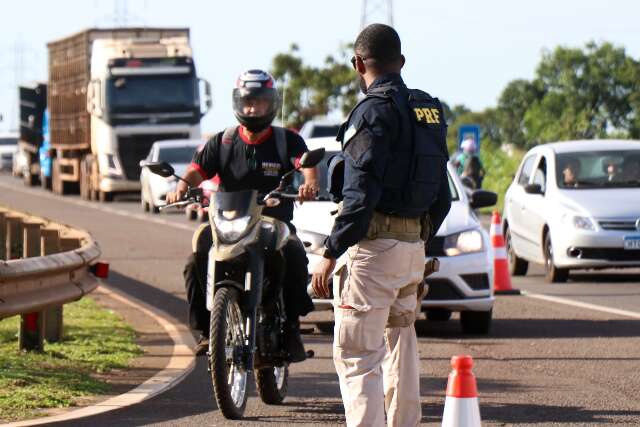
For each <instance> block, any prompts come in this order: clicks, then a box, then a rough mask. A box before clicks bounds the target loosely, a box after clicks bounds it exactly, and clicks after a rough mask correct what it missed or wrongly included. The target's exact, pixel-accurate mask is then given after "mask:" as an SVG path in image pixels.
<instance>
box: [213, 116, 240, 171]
mask: <svg viewBox="0 0 640 427" xmlns="http://www.w3.org/2000/svg"><path fill="white" fill-rule="evenodd" d="M237 129H238V127H237V126H231V127H228V128H226V129H225V130H224V132H223V133H222V139H221V141H220V147H219V148H220V151H219V153H220V170H219V171H218V173H221V172H223V171H224V170H226V169H227V167H228V166H229V161H231V151H232V148H233V136H234V135H235V133H236V130H237Z"/></svg>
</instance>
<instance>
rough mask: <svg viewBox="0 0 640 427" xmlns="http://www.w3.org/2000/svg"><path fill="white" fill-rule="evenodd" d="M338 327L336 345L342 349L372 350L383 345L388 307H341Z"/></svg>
mask: <svg viewBox="0 0 640 427" xmlns="http://www.w3.org/2000/svg"><path fill="white" fill-rule="evenodd" d="M337 314H338V315H339V316H340V320H339V328H338V346H339V347H341V348H342V349H344V350H353V351H372V350H377V349H378V348H380V347H381V346H383V345H384V329H385V325H386V324H387V318H388V317H389V310H388V309H380V308H372V309H370V310H367V311H358V310H356V309H350V308H341V309H339V313H337Z"/></svg>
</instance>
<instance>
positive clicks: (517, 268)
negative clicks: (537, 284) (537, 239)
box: [505, 228, 529, 276]
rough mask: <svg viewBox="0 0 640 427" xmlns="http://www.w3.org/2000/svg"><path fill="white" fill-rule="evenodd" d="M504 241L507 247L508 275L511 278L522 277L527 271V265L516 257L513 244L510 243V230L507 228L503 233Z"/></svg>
mask: <svg viewBox="0 0 640 427" xmlns="http://www.w3.org/2000/svg"><path fill="white" fill-rule="evenodd" d="M505 240H506V242H505V243H506V245H507V259H508V260H509V274H511V275H512V276H524V275H526V274H527V270H528V269H529V263H528V262H527V261H526V260H525V259H522V258H520V257H519V256H518V255H516V251H515V250H514V249H513V243H512V242H511V230H509V228H507V229H506V231H505Z"/></svg>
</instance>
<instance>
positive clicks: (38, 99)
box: [17, 82, 47, 187]
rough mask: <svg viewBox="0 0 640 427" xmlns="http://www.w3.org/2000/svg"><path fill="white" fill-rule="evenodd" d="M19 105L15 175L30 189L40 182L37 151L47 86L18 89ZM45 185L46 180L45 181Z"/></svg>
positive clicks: (33, 83) (43, 121) (45, 106)
mask: <svg viewBox="0 0 640 427" xmlns="http://www.w3.org/2000/svg"><path fill="white" fill-rule="evenodd" d="M18 96H19V103H20V140H19V143H18V145H19V149H18V150H19V156H20V159H19V163H20V167H21V169H20V170H19V171H18V172H17V175H19V176H21V177H22V180H23V182H24V185H26V186H28V187H31V186H33V185H36V184H38V181H40V180H41V172H42V171H41V169H40V158H39V154H38V153H39V150H40V149H41V148H42V143H43V140H44V131H45V128H44V126H45V111H46V109H47V84H46V83H42V82H31V83H25V84H22V85H20V86H19V87H18ZM45 184H46V180H45Z"/></svg>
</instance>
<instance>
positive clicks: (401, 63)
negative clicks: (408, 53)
mask: <svg viewBox="0 0 640 427" xmlns="http://www.w3.org/2000/svg"><path fill="white" fill-rule="evenodd" d="M404 62H405V58H404V55H400V68H402V67H404Z"/></svg>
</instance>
